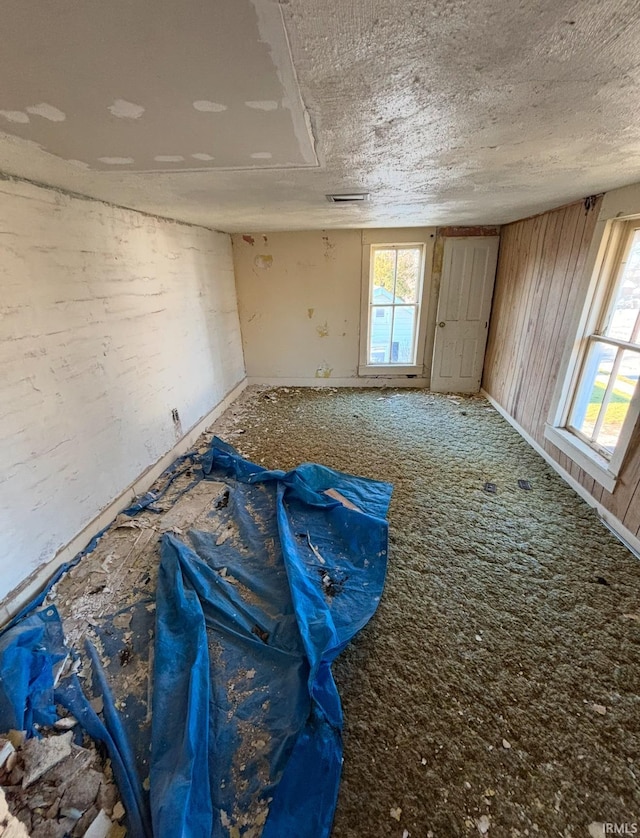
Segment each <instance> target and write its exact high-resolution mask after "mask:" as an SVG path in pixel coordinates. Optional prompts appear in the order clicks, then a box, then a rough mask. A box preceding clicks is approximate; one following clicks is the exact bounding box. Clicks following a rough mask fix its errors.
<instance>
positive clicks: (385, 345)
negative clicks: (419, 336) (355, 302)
mask: <svg viewBox="0 0 640 838" xmlns="http://www.w3.org/2000/svg"><path fill="white" fill-rule="evenodd" d="M392 311H393V307H392V306H372V307H371V327H370V328H371V331H370V341H369V363H370V364H388V363H390V357H389V352H390V346H391V312H392Z"/></svg>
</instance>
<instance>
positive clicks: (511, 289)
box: [482, 200, 640, 535]
mask: <svg viewBox="0 0 640 838" xmlns="http://www.w3.org/2000/svg"><path fill="white" fill-rule="evenodd" d="M599 208H600V200H597V201H596V202H595V205H594V206H593V207H592V208H591V209H589V210H586V209H585V204H584V203H583V202H582V201H580V202H578V203H576V204H571V205H569V206H566V207H561V208H560V209H557V210H553V211H551V212H547V213H544V214H543V215H538V216H535V217H534V218H528V219H525V220H524V221H517V222H515V223H513V224H508V225H506V226H505V227H503V228H502V233H501V242H500V256H499V259H498V272H497V276H496V286H495V292H494V301H493V310H492V314H491V326H490V330H489V340H488V344H487V354H486V358H485V367H484V378H483V382H482V384H483V388H484V389H485V390H486V392H487V393H489V395H490V396H491V397H492V398H494V399H495V400H496V402H498V404H499V405H500V406H501V407H502V408H503V409H504V410H505V411H506V412H507V413H508V414H509V415H510V416H511V417H512V418H513V419H514V420H515V421H516V422H517V423H518V425H519V426H520V427H521V428H522V429H523V430H525V431H526V432H527V433H528V434H529V435H530V436H531V437H533V439H534V440H535V441H536V442H537V443H538V444H539V445H540V446H542V447H543V448H544V449H545V450H546V451H547V452H548V453H549V454H550V455H551V457H553V459H554V460H555V461H556V462H557V463H558V464H559V465H560V466H562V467H563V468H564V469H565V470H566V471H568V472H569V474H571V476H572V477H573V478H574V479H575V480H577V481H578V482H579V483H580V484H581V485H582V486H584V488H585V489H586V490H587V491H588V492H589V494H591V495H592V497H593V498H594V499H595V500H597V501H599V502H600V503H601V504H602V505H603V506H605V507H606V508H607V509H608V510H609V511H610V512H611V513H612V514H613V515H614V516H615V517H616V518H617V519H618V520H619V521H620V522H621V523H622V524H623V525H624V526H625V527H626V528H627V529H628V530H630V531H631V532H632V533H634V534H638V535H640V423H639V425H638V427H636V430H635V433H634V438H633V439H632V441H631V444H630V446H629V450H628V455H627V458H626V460H625V463H624V466H623V470H622V472H621V474H620V479H619V482H618V485H617V486H616V489H615V491H614V492H613V493H609V492H606V491H604V490H603V489H602V487H601V486H600V485H599V484H598V483H596V482H594V480H593V478H591V477H589V475H587V474H585V473H584V472H583V471H582V469H580V468H579V467H578V466H576V464H575V463H574V462H573V461H572V460H571V459H570V458H569V457H567V456H566V455H565V454H563V453H562V452H561V451H559V450H558V449H557V448H556V447H555V446H554V445H552V444H551V443H549V442H548V441H547V440H545V438H544V425H545V422H547V421H548V419H549V410H550V407H551V400H552V398H553V393H554V390H555V387H556V382H557V379H558V375H559V374H563V373H564V371H563V370H562V369H560V365H561V361H562V357H563V353H564V350H565V347H566V345H567V342H568V341H571V340H573V338H574V330H575V328H576V314H577V312H579V310H581V309H582V306H583V305H584V295H585V293H586V287H587V284H588V282H587V281H585V280H586V279H587V278H586V277H585V269H586V260H587V256H588V253H589V247H590V245H591V239H592V237H593V233H594V228H595V225H596V221H597V219H598V212H599Z"/></svg>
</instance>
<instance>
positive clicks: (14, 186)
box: [0, 181, 244, 597]
mask: <svg viewBox="0 0 640 838" xmlns="http://www.w3.org/2000/svg"><path fill="white" fill-rule="evenodd" d="M0 231H1V232H2V235H1V236H0V289H1V294H0V369H2V376H1V377H0V532H1V533H2V536H1V539H2V541H1V546H2V549H1V550H0V597H2V596H4V595H5V594H7V593H8V592H9V591H11V590H13V589H14V588H16V586H18V585H19V584H20V583H21V582H22V581H23V580H24V579H25V578H26V577H27V576H29V574H31V573H32V572H33V571H34V570H36V569H37V568H38V567H40V566H41V565H43V564H44V563H45V562H48V561H49V560H51V559H52V558H53V557H54V556H55V554H56V552H57V551H58V550H59V549H60V548H61V547H63V545H65V544H66V543H67V542H69V541H70V540H71V539H72V538H73V537H74V535H75V534H76V533H78V532H79V531H80V530H82V528H83V527H84V526H85V525H87V524H88V522H90V521H91V520H92V519H93V518H94V517H95V516H96V515H97V514H98V513H99V512H100V510H101V509H103V508H104V507H106V506H107V505H108V504H109V502H110V501H111V500H113V499H114V498H115V497H116V496H117V495H119V494H120V493H121V492H122V490H123V489H124V488H126V487H127V486H128V485H129V484H131V483H132V482H133V481H134V480H135V479H136V478H137V477H138V476H139V475H140V474H141V473H142V472H143V471H144V470H145V469H147V468H148V467H149V466H150V465H152V464H153V463H155V462H156V461H157V460H159V459H160V458H161V457H162V456H163V455H164V454H165V453H166V452H167V451H169V450H170V449H171V448H172V447H173V446H174V445H175V443H176V441H177V440H178V439H179V438H180V437H181V436H182V435H183V433H184V432H187V431H188V430H189V429H190V428H191V427H192V426H193V425H195V424H196V423H197V422H198V420H200V419H201V418H202V417H203V416H205V415H206V414H207V413H209V412H210V411H211V410H212V408H214V407H215V406H216V405H217V404H218V403H219V402H220V401H222V399H223V398H224V396H225V395H226V394H227V393H228V392H229V391H230V390H231V389H232V388H233V387H234V386H235V385H236V384H237V383H238V382H239V381H241V380H242V379H243V378H244V364H243V357H242V345H241V338H240V326H239V320H238V312H237V304H236V296H235V288H234V277H233V263H232V254H231V242H230V239H229V237H228V236H227V235H224V234H221V233H214V232H211V231H209V230H205V229H203V228H199V227H189V226H186V225H183V224H177V223H172V222H168V221H163V220H159V219H156V218H152V217H149V216H144V215H141V214H140V213H136V212H132V211H128V210H122V209H119V208H116V207H113V206H110V205H107V204H103V203H99V202H96V201H90V200H82V199H78V198H74V197H71V196H68V195H64V194H61V193H59V192H56V191H55V190H49V189H42V188H40V187H37V186H33V185H31V184H26V183H14V182H11V181H3V182H0ZM174 408H175V409H177V410H178V413H179V421H175V422H174V420H173V419H172V410H173V409H174Z"/></svg>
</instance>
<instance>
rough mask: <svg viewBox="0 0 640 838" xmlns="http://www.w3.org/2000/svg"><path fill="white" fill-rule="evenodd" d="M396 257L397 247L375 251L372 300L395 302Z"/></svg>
mask: <svg viewBox="0 0 640 838" xmlns="http://www.w3.org/2000/svg"><path fill="white" fill-rule="evenodd" d="M396 259H397V251H396V250H395V249H389V250H382V249H381V250H374V251H373V283H372V284H373V288H372V297H373V299H372V302H374V303H376V302H380V303H392V302H393V296H394V283H395V273H396Z"/></svg>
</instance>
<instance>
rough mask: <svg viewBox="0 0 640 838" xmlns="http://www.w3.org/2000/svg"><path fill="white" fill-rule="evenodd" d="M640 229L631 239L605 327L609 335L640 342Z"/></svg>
mask: <svg viewBox="0 0 640 838" xmlns="http://www.w3.org/2000/svg"><path fill="white" fill-rule="evenodd" d="M639 323H640V230H636V231H635V233H634V235H633V239H632V241H631V249H630V250H629V253H628V255H627V261H626V263H625V265H624V267H623V269H622V271H621V273H620V276H619V278H618V287H617V289H616V295H615V301H614V304H613V309H612V311H611V313H610V315H609V322H608V324H607V327H606V329H605V332H604V333H605V334H606V335H607V336H608V337H612V338H617V339H618V340H628V341H634V342H640V337H639V336H638V324H639Z"/></svg>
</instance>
